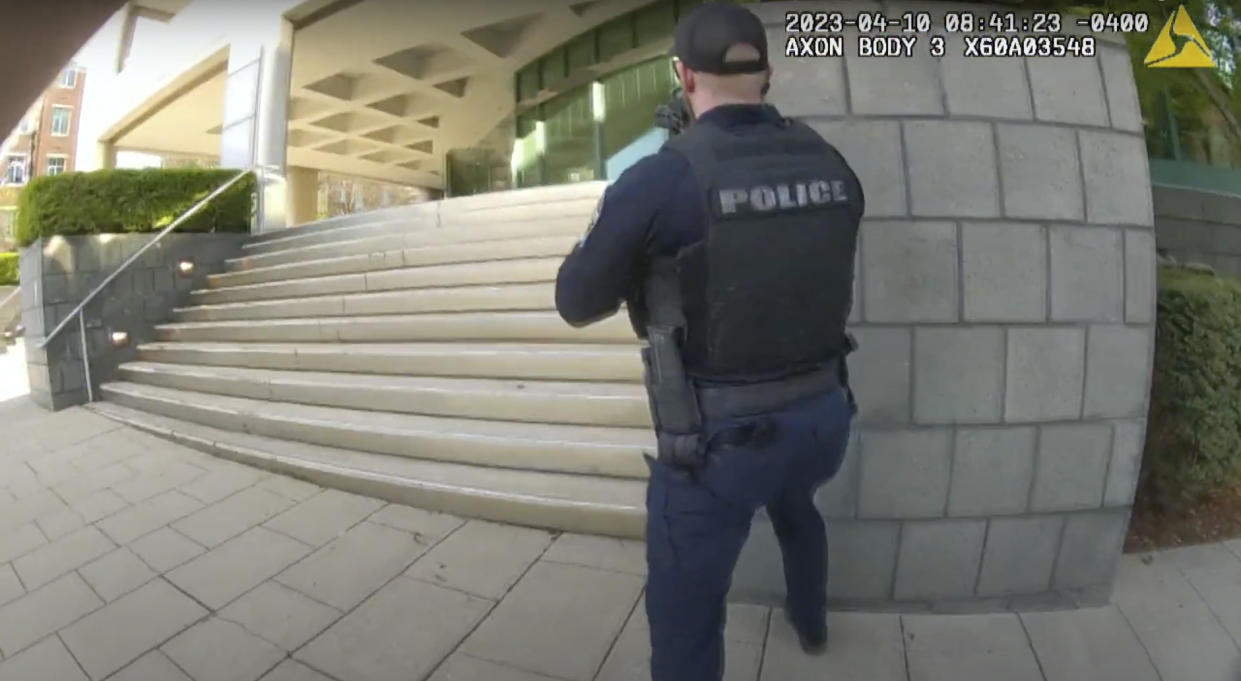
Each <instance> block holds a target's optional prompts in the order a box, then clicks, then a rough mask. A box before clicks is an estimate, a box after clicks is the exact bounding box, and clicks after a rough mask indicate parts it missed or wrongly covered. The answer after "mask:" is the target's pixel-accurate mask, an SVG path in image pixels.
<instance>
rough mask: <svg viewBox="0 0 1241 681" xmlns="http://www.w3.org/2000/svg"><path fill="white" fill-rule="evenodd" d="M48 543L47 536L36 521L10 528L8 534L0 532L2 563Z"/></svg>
mask: <svg viewBox="0 0 1241 681" xmlns="http://www.w3.org/2000/svg"><path fill="white" fill-rule="evenodd" d="M46 543H47V537H45V536H44V535H43V532H42V531H41V530H40V529H39V528H38V527H37V526H36V525H35V524H34V523H27V524H25V525H22V526H21V527H17V528H14V529H12V530H9V532H8V533H7V534H5V533H0V563H7V562H9V561H11V560H13V559H14V558H17V557H18V556H24V555H26V554H27V553H30V552H31V551H33V550H35V549H37V548H39V547H40V546H43V545H44V544H46Z"/></svg>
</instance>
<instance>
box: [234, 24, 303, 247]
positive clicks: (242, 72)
mask: <svg viewBox="0 0 1241 681" xmlns="http://www.w3.org/2000/svg"><path fill="white" fill-rule="evenodd" d="M257 4H258V5H259V6H258V7H255V8H252V9H250V10H249V11H244V10H243V11H242V12H240V14H242V15H243V16H239V17H237V19H236V25H237V27H238V30H237V33H236V34H235V35H234V36H233V40H232V43H231V45H230V47H229V55H228V75H227V78H226V80H225V86H224V114H223V120H222V123H221V132H220V165H221V166H222V167H225V168H246V167H251V166H258V165H263V166H270V168H268V169H265V170H260V171H259V172H258V176H259V205H258V206H257V208H258V211H257V213H258V220H257V224H256V225H255V231H257V232H260V233H261V232H269V231H273V230H278V229H283V228H285V227H287V226H288V216H287V214H286V210H287V207H288V206H287V203H288V200H287V193H288V187H287V183H286V180H285V163H286V144H287V137H288V101H289V78H290V72H291V69H292V63H293V59H292V57H293V25H292V24H291V23H289V21H288V20H287V19H285V18H284V17H282V16H280V15H279V14H272V13H270V10H269V8H264V7H263V6H262V4H261V3H257ZM265 9H268V11H267V12H264V10H265ZM251 14H253V15H255V16H250V15H251Z"/></svg>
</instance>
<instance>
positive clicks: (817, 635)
mask: <svg viewBox="0 0 1241 681" xmlns="http://www.w3.org/2000/svg"><path fill="white" fill-rule="evenodd" d="M784 619H786V620H788V623H789V626H791V627H793V631H795V632H797V642H798V643H800V644H801V650H802V652H803V653H805V654H807V655H822V654H823V653H826V652H827V624H826V623H823V624H821V625H819V626H817V627H815V628H814V630H813V631H808V632H807V631H802V630H801V629H800V628H798V626H797V623H796V622H794V621H793V615H792V614H790V612H789V609H788V608H787V607H786V608H784Z"/></svg>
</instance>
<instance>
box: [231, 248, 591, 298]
mask: <svg viewBox="0 0 1241 681" xmlns="http://www.w3.org/2000/svg"><path fill="white" fill-rule="evenodd" d="M577 239H578V236H575V235H561V236H552V237H528V238H522V239H499V240H494V241H475V242H470V243H463V244H441V245H432V246H416V247H413V248H403V249H400V250H393V251H383V252H374V253H372V252H367V253H360V254H356V255H346V256H341V257H327V258H322V259H319V260H307V261H305V262H295V263H289V264H285V265H272V266H270V267H257V268H254V269H248V270H240V271H236V272H222V273H220V274H211V275H208V276H207V288H212V289H215V288H230V287H236V286H249V285H255V284H263V283H268V282H276V281H285V280H288V279H306V278H311V277H327V276H332V275H342V274H356V273H362V272H379V271H386V270H390V269H399V268H404V267H423V266H431V265H449V264H457V263H494V262H498V261H504V260H512V259H518V258H542V257H559V258H561V259H563V257H564V256H565V255H567V254H568V253H569V250H570V249H571V248H572V247H573V244H574V243H576V242H577Z"/></svg>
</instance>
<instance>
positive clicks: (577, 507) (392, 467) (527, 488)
mask: <svg viewBox="0 0 1241 681" xmlns="http://www.w3.org/2000/svg"><path fill="white" fill-rule="evenodd" d="M89 408H90V409H91V410H93V411H95V412H96V413H98V414H100V415H102V416H105V417H107V418H110V419H112V420H114V421H117V422H119V423H123V424H126V425H128V426H131V427H133V428H137V429H139V430H142V431H145V432H147V433H151V434H153V435H157V436H159V437H163V438H167V439H168V440H171V441H173V442H176V443H178V444H181V445H184V446H188V447H192V448H195V449H198V450H200V451H203V452H206V453H208V454H213V455H215V456H219V457H221V458H225V459H229V460H232V461H236V462H238V463H242V464H246V465H250V466H254V467H256V468H261V469H264V470H268V471H272V472H275V473H280V474H282V475H288V476H291V477H294V478H298V479H301V480H306V481H308V482H312V483H315V484H318V485H322V486H324V487H331V488H334V489H340V490H344V491H347V492H353V493H355V494H364V495H367V496H372V497H376V498H379V499H384V500H386V501H390V502H393V503H398V504H406V505H409V506H416V507H418V508H423V509H426V510H429V511H440V512H446V513H452V514H455V515H459V516H463V517H467V518H478V519H483V520H493V521H496V522H503V523H509V524H514V525H525V526H529V527H538V528H544V529H550V530H560V531H565V532H583V533H588V534H600V535H607V536H614V537H624V538H635V539H640V538H641V537H642V535H643V532H644V525H645V517H646V513H645V510H644V507H643V494H644V492H643V485H642V483H641V482H639V481H632V480H615V479H606V478H591V477H586V476H574V475H556V474H551V473H529V472H525V471H506V470H498V469H488V468H478V467H474V466H461V465H453V464H442V463H433V462H424V461H412V460H409V459H403V458H400V457H393V456H385V455H382V454H368V453H365V452H356V451H349V450H343V449H337V448H329V447H317V446H313V445H307V444H303V443H294V442H288V441H284V440H277V439H274V438H269V437H263V436H259V435H252V434H247V433H238V432H233V431H227V430H221V429H218V428H212V427H210V426H204V425H201V424H197V423H191V422H188V421H182V420H178V419H173V418H168V417H165V416H160V415H157V414H151V413H147V412H143V411H139V410H135V409H130V408H127V407H124V406H122V405H118V404H115V403H111V402H96V403H94V404H92V405H90V407H89Z"/></svg>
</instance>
